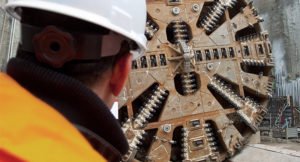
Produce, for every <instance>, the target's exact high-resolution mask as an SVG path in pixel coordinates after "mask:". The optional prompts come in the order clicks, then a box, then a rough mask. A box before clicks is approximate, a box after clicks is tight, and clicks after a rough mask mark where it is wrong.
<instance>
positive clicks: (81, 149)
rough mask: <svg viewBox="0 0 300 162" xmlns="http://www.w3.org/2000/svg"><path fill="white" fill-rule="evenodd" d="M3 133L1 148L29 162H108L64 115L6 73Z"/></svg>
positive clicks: (1, 78)
mask: <svg viewBox="0 0 300 162" xmlns="http://www.w3.org/2000/svg"><path fill="white" fill-rule="evenodd" d="M0 130H1V132H5V133H4V134H1V133H0V149H1V148H4V149H5V150H6V151H7V152H9V153H11V154H13V155H16V156H17V157H21V158H22V159H25V160H28V161H105V160H104V158H103V157H102V156H101V155H100V154H98V153H97V152H96V151H95V150H94V149H93V148H92V147H91V145H90V144H89V142H88V141H87V140H86V139H85V138H84V137H83V136H82V135H81V134H80V132H79V131H78V130H77V129H76V128H75V127H74V126H73V125H72V124H71V123H70V122H69V121H68V120H67V119H66V118H65V117H64V116H62V115H61V114H60V113H59V112H57V111H56V110H55V109H54V108H52V107H51V106H50V105H48V104H47V103H45V102H43V101H42V100H40V99H39V98H37V97H35V96H34V95H33V94H31V93H30V92H29V91H28V90H26V89H25V88H23V87H22V86H21V85H20V84H18V83H17V82H16V81H15V80H14V79H13V78H11V77H10V76H9V75H7V74H4V73H0ZM36 155H38V156H36ZM0 161H1V159H0Z"/></svg>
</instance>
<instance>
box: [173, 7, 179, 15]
mask: <svg viewBox="0 0 300 162" xmlns="http://www.w3.org/2000/svg"><path fill="white" fill-rule="evenodd" d="M172 13H173V14H174V15H179V14H180V8H179V7H173V8H172Z"/></svg>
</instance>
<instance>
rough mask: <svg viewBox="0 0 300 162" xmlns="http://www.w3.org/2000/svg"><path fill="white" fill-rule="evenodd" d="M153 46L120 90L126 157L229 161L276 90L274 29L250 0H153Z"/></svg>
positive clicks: (150, 30) (148, 32)
mask: <svg viewBox="0 0 300 162" xmlns="http://www.w3.org/2000/svg"><path fill="white" fill-rule="evenodd" d="M147 5H148V6H147V9H148V18H147V27H146V30H145V35H146V36H147V38H148V44H147V46H148V51H147V54H146V55H145V56H144V57H141V58H139V59H138V60H134V61H133V64H132V72H131V74H130V77H129V79H128V81H127V84H126V87H125V88H124V90H123V91H122V93H121V95H120V96H119V106H120V107H119V120H120V123H121V125H122V129H123V131H124V133H125V135H126V137H127V139H128V142H129V144H130V151H129V152H128V154H127V155H126V156H124V158H123V160H124V161H223V160H225V159H227V158H230V157H232V156H233V155H235V154H236V153H238V152H239V151H240V150H241V149H242V148H243V146H244V145H245V144H246V143H247V140H248V138H249V137H250V136H251V135H252V134H253V133H254V132H256V131H257V130H258V128H257V127H258V125H259V123H260V122H261V121H262V119H263V117H264V116H265V114H266V111H267V110H266V106H267V104H268V98H269V97H270V96H271V94H270V93H271V90H272V89H271V88H272V87H271V86H272V82H273V77H272V76H271V70H272V68H273V66H274V64H273V59H272V51H271V45H270V42H269V38H268V33H267V32H266V31H265V30H264V29H263V27H262V26H261V21H262V19H261V18H260V17H259V16H258V14H257V11H256V10H255V9H254V7H253V6H252V3H251V2H249V1H248V0H216V1H214V0H147Z"/></svg>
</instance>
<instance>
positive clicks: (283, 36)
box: [254, 0, 300, 103]
mask: <svg viewBox="0 0 300 162" xmlns="http://www.w3.org/2000/svg"><path fill="white" fill-rule="evenodd" d="M254 6H255V7H256V8H258V11H259V13H260V15H261V16H262V17H263V18H264V19H265V22H264V23H263V24H264V27H265V29H266V30H268V31H269V33H270V38H271V41H272V45H273V53H274V57H275V63H276V65H275V66H276V67H275V76H276V86H277V89H276V95H277V96H286V95H292V96H294V97H295V98H294V99H295V101H296V102H297V103H299V100H300V98H299V94H300V0H254Z"/></svg>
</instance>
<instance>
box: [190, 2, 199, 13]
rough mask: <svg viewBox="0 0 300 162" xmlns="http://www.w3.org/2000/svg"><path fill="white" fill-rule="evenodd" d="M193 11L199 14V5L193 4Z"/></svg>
mask: <svg viewBox="0 0 300 162" xmlns="http://www.w3.org/2000/svg"><path fill="white" fill-rule="evenodd" d="M192 9H193V11H194V12H198V11H199V10H200V6H199V5H198V4H193V7H192Z"/></svg>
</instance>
